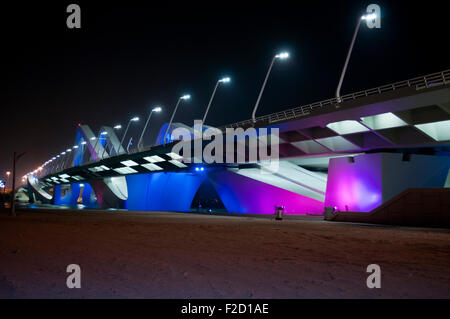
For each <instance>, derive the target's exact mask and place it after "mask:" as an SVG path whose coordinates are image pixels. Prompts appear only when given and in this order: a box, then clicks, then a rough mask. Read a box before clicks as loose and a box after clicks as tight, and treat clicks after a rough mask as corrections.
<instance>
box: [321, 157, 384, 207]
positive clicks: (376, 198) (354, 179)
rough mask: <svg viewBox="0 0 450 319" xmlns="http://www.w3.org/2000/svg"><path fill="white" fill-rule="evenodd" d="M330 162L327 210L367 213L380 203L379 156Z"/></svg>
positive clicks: (380, 167) (380, 159) (326, 200)
mask: <svg viewBox="0 0 450 319" xmlns="http://www.w3.org/2000/svg"><path fill="white" fill-rule="evenodd" d="M354 160H355V162H354V163H351V162H350V161H349V158H335V159H331V160H330V164H329V167H328V181H327V192H326V196H325V206H326V207H337V209H338V210H340V211H352V212H370V211H372V210H373V209H375V208H377V207H378V206H379V205H381V203H382V189H381V185H382V179H381V177H382V157H381V154H370V155H364V156H357V157H355V158H354Z"/></svg>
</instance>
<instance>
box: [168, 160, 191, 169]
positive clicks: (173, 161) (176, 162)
mask: <svg viewBox="0 0 450 319" xmlns="http://www.w3.org/2000/svg"><path fill="white" fill-rule="evenodd" d="M169 163H171V164H173V165H175V166H177V167H180V168H185V167H187V166H186V165H184V164H183V163H181V162H180V161H177V160H170V161H169Z"/></svg>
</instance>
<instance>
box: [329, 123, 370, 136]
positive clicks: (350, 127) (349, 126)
mask: <svg viewBox="0 0 450 319" xmlns="http://www.w3.org/2000/svg"><path fill="white" fill-rule="evenodd" d="M327 127H328V128H329V129H331V130H333V131H335V132H336V133H338V134H340V135H345V134H353V133H360V132H367V131H369V129H368V128H367V127H365V126H364V125H362V124H361V123H359V122H357V121H350V120H349V121H341V122H336V123H330V124H328V125H327Z"/></svg>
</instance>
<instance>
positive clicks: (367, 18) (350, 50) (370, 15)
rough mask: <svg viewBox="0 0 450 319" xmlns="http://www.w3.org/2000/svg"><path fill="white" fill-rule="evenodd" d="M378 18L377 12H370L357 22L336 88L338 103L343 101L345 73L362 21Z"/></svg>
mask: <svg viewBox="0 0 450 319" xmlns="http://www.w3.org/2000/svg"><path fill="white" fill-rule="evenodd" d="M377 18H378V17H377V15H376V14H375V13H370V14H366V15H363V16H361V17H360V18H359V19H358V23H357V24H356V28H355V32H354V33H353V38H352V42H351V44H350V49H349V50H348V53H347V58H346V59H345V64H344V68H343V69H342V73H341V77H340V79H339V84H338V87H337V89H336V99H337V101H338V103H340V102H341V87H342V82H344V77H345V73H346V72H347V66H348V62H349V61H350V57H351V55H352V51H353V46H354V45H355V41H356V36H357V35H358V31H359V28H360V27H361V22H362V21H364V20H365V21H372V20H375V19H377Z"/></svg>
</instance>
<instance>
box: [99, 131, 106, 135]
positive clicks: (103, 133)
mask: <svg viewBox="0 0 450 319" xmlns="http://www.w3.org/2000/svg"><path fill="white" fill-rule="evenodd" d="M100 135H108V132H106V131H104V132H101V133H100Z"/></svg>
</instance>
